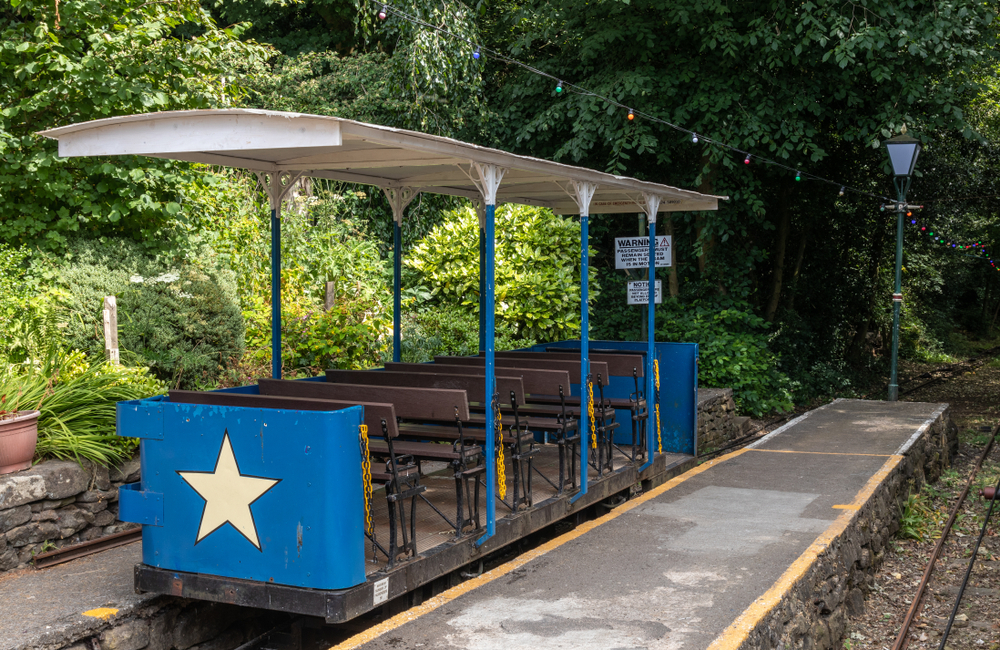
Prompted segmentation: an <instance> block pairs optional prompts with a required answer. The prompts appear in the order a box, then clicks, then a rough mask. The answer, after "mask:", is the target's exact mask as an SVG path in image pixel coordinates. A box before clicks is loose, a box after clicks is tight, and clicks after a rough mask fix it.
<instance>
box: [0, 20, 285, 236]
mask: <svg viewBox="0 0 1000 650" xmlns="http://www.w3.org/2000/svg"><path fill="white" fill-rule="evenodd" d="M53 6H54V5H53V4H52V3H51V2H47V1H45V2H43V1H41V0H6V1H4V2H3V3H0V107H2V110H0V195H2V196H3V197H4V200H3V202H2V205H0V218H2V220H3V222H4V228H3V229H2V230H0V240H5V241H7V242H13V243H30V244H32V245H37V246H38V247H41V248H43V249H46V250H56V251H58V250H61V249H62V248H63V247H64V246H65V244H66V241H67V238H68V237H70V236H73V235H74V234H81V235H84V236H88V237H96V236H127V237H131V238H134V239H137V240H144V241H147V242H149V243H150V245H153V246H157V245H165V244H168V243H169V242H170V239H171V237H170V236H173V235H175V234H176V233H174V232H173V229H172V228H171V226H172V224H173V223H174V222H176V221H178V220H183V219H184V218H185V216H186V215H185V210H184V208H183V207H182V203H183V194H184V192H185V189H186V188H190V187H191V186H192V184H193V183H195V182H196V180H197V179H198V178H199V177H200V175H201V173H200V172H198V171H194V170H192V169H191V167H190V166H189V165H184V164H176V163H172V162H168V161H157V160H150V159H148V158H140V157H135V156H123V157H116V158H115V159H113V160H111V159H108V158H99V157H95V158H73V159H62V158H59V157H58V155H57V147H56V143H55V141H54V140H49V139H47V138H44V137H42V136H39V135H37V132H38V131H40V130H43V129H47V128H51V127H55V126H61V125H64V124H68V123H74V122H84V121H86V120H91V119H98V118H106V117H112V116H115V115H126V114H131V113H145V112H150V111H164V110H178V109H193V108H211V107H215V106H219V105H222V106H225V105H229V104H231V103H232V102H233V101H234V100H235V99H236V98H238V97H239V96H240V94H241V88H240V87H239V86H238V85H233V84H226V83H225V82H224V79H223V76H224V74H225V70H224V69H223V67H222V63H221V62H222V60H223V59H224V58H229V59H232V58H237V59H241V60H244V61H255V60H260V59H262V58H264V57H265V56H266V55H267V53H266V51H265V50H264V49H263V48H261V47H260V46H258V45H256V44H254V43H252V42H242V41H240V40H239V36H240V34H241V32H242V30H243V27H241V26H232V27H229V28H226V29H221V28H219V27H218V26H217V25H216V24H215V22H214V21H213V20H212V19H211V17H210V16H209V14H208V13H206V11H205V10H203V9H202V8H201V6H200V5H199V3H198V2H194V1H192V0H180V1H178V2H144V1H143V0H109V1H104V0H102V1H101V2H98V1H97V0H81V1H80V2H71V3H63V4H62V5H60V6H56V9H55V11H53ZM182 33H185V34H184V35H182ZM168 235H170V236H168Z"/></svg>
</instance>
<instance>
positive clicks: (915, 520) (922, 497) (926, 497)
mask: <svg viewBox="0 0 1000 650" xmlns="http://www.w3.org/2000/svg"><path fill="white" fill-rule="evenodd" d="M943 524H944V517H943V516H942V512H940V511H937V510H935V509H934V504H933V502H932V494H930V493H924V492H918V493H917V494H910V495H909V496H908V497H907V498H906V505H905V506H904V507H903V516H902V518H901V519H900V520H899V531H897V532H896V537H899V538H900V539H915V540H917V541H918V542H923V541H924V540H927V539H933V538H935V537H937V536H939V535H940V533H941V529H942V528H943Z"/></svg>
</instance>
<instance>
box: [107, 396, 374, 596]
mask: <svg viewBox="0 0 1000 650" xmlns="http://www.w3.org/2000/svg"><path fill="white" fill-rule="evenodd" d="M235 392H241V393H256V392H257V387H256V386H247V387H243V388H240V389H236V391H235ZM361 421H362V407H360V406H357V407H351V408H346V409H342V410H337V411H294V410H282V409H261V408H234V407H223V406H200V405H194V404H177V403H171V402H170V401H169V399H168V398H167V397H156V398H150V399H144V400H136V401H129V402H121V403H119V404H118V434H119V435H122V436H128V437H134V438H140V439H141V444H140V455H141V460H140V462H141V466H142V467H141V470H142V481H141V483H138V484H134V485H132V486H124V487H123V488H122V490H121V492H120V494H121V504H120V514H119V516H120V518H121V519H122V520H123V521H130V522H138V523H141V524H143V533H142V556H143V558H142V559H143V563H145V564H148V565H150V566H154V567H158V568H163V569H169V570H176V571H185V572H191V573H204V574H212V575H218V576H227V577H233V578H243V579H247V580H258V581H261V582H270V583H275V584H282V585H293V586H298V587H308V588H314V589H344V588H348V587H352V586H354V585H358V584H360V583H363V582H364V581H365V560H364V539H365V537H364V495H363V492H362V480H361V452H360V447H359V445H358V431H359V425H360V424H361ZM227 463H228V467H229V468H230V472H229V474H228V475H227V474H226V468H227ZM233 463H235V465H233ZM216 476H220V477H223V478H225V477H227V476H228V479H227V480H225V481H221V480H220V481H219V482H216V481H215V477H216ZM195 485H197V486H199V490H196V489H195V487H194V486H195ZM257 492H260V494H259V495H258V494H257ZM202 493H204V495H205V496H203V495H202ZM245 502H249V503H245ZM203 520H206V521H203Z"/></svg>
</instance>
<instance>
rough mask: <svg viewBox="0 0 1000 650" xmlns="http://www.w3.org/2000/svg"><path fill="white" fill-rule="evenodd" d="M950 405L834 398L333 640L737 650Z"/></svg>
mask: <svg viewBox="0 0 1000 650" xmlns="http://www.w3.org/2000/svg"><path fill="white" fill-rule="evenodd" d="M944 409H945V405H941V404H920V403H907V402H897V403H887V402H866V401H860V400H838V401H836V402H834V403H832V404H829V405H827V406H825V407H821V408H820V409H817V410H815V411H811V412H810V413H808V414H807V415H806V416H805V417H802V418H799V419H797V420H794V421H793V422H792V423H790V425H789V426H787V427H783V428H782V430H779V432H778V433H777V434H776V435H772V436H769V437H767V438H765V439H763V440H762V441H760V442H759V443H758V444H756V445H755V447H754V448H752V449H746V450H741V451H738V452H735V453H733V454H730V455H728V456H726V457H724V458H723V459H721V460H717V461H713V463H711V464H709V465H705V466H702V467H700V468H698V469H696V470H692V471H690V472H688V473H687V474H685V475H682V476H681V477H678V478H677V479H674V480H673V481H671V482H669V483H667V484H666V485H664V486H662V487H661V488H659V489H654V490H652V491H651V492H650V493H649V494H648V495H644V497H640V499H639V500H638V501H637V502H636V503H632V504H627V505H626V506H624V507H622V508H621V511H620V514H617V515H616V512H617V511H612V512H611V514H609V516H608V517H607V518H606V520H605V521H604V522H603V523H599V524H598V525H594V526H593V527H590V526H588V527H586V529H585V532H583V533H580V532H578V531H572V532H570V533H567V534H566V535H564V536H563V537H562V538H559V539H557V540H554V541H553V542H552V543H550V545H548V546H549V547H548V548H547V549H545V550H544V552H539V553H538V555H536V556H535V557H534V558H533V559H530V560H528V561H526V562H523V563H520V564H518V566H517V568H516V569H513V570H509V572H508V571H505V570H504V567H500V568H499V569H497V570H496V571H495V572H493V574H495V575H496V578H492V577H491V575H487V576H484V578H482V579H480V580H479V581H478V584H477V585H476V586H474V588H470V586H468V585H459V586H458V587H455V588H453V589H452V590H451V591H449V592H445V593H444V594H442V595H441V596H440V597H438V598H437V599H435V601H436V602H437V603H439V604H440V606H436V607H435V606H434V605H433V604H431V605H429V606H426V607H424V608H418V609H417V610H415V611H411V612H404V614H401V615H400V616H398V617H396V618H394V619H391V620H390V621H387V622H386V623H384V624H383V625H382V626H381V627H380V628H375V629H373V630H372V631H369V632H368V633H367V635H365V634H364V633H363V634H362V635H360V636H359V637H357V638H355V639H352V640H350V641H348V642H345V644H342V646H337V647H338V648H342V647H343V648H347V647H350V648H354V647H360V648H363V649H364V650H381V649H388V648H404V647H405V648H413V647H420V646H423V647H428V648H444V649H447V650H457V649H469V650H472V649H476V650H492V649H498V650H501V649H502V650H521V649H524V650H538V649H540V648H567V649H568V648H574V649H578V648H579V649H589V648H594V649H597V648H601V649H605V648H638V647H643V648H706V647H708V646H709V645H711V644H712V643H713V641H714V640H716V639H720V638H721V639H725V641H721V642H720V643H721V644H722V645H721V646H717V647H722V648H736V647H738V642H739V639H738V638H735V639H734V638H731V637H732V636H733V635H734V632H733V631H732V630H729V631H728V632H727V628H729V627H730V626H731V625H732V624H733V623H734V621H736V620H737V618H738V617H740V615H741V613H743V612H744V611H746V610H747V608H748V607H750V606H751V605H752V604H754V603H755V601H758V599H760V598H761V597H762V596H763V595H764V594H765V593H766V592H768V590H769V589H771V588H772V586H773V585H775V584H776V582H777V581H778V580H779V578H780V577H781V576H782V575H783V574H785V572H786V571H788V570H789V567H796V566H798V565H800V564H802V563H803V562H807V561H808V562H810V563H811V561H812V559H811V558H810V556H809V555H808V554H807V553H805V552H806V551H807V549H809V548H810V545H811V544H813V543H814V542H815V541H816V540H817V538H818V537H820V536H821V535H822V534H823V533H824V532H828V531H830V530H833V529H834V527H835V526H836V525H837V524H836V523H835V521H836V520H837V519H838V517H839V516H840V515H841V514H842V513H844V512H845V511H846V510H848V509H851V508H852V507H857V506H859V505H860V500H862V499H867V498H868V496H869V493H868V492H867V491H866V486H867V487H868V488H869V489H870V488H871V486H872V485H873V484H876V483H878V482H880V481H882V480H884V478H885V477H884V476H883V475H881V474H880V470H884V468H885V467H887V466H895V465H894V463H897V462H899V459H900V456H899V454H905V453H906V451H907V450H908V449H909V445H910V444H912V443H913V442H914V441H915V440H916V438H917V437H919V434H920V433H921V431H922V429H921V427H923V425H925V424H928V425H929V423H931V422H933V420H934V419H936V418H938V417H941V414H942V412H944ZM856 500H858V501H859V502H857V503H856ZM851 504H853V506H852V505H851ZM845 506H848V508H846V509H845ZM803 558H810V559H803ZM514 563H518V561H517V560H515V561H514ZM759 605H760V602H758V606H759ZM736 636H738V634H737V635H736Z"/></svg>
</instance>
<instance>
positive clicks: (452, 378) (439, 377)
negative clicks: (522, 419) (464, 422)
mask: <svg viewBox="0 0 1000 650" xmlns="http://www.w3.org/2000/svg"><path fill="white" fill-rule="evenodd" d="M326 381H327V382H328V383H332V384H368V385H371V386H405V387H409V388H445V389H452V390H464V391H465V394H466V397H467V398H468V399H469V401H470V402H485V401H486V381H485V377H484V376H476V375H455V374H441V373H433V374H430V373H428V374H424V373H420V374H417V373H412V372H394V371H391V370H327V371H326ZM496 389H497V391H498V392H499V393H500V394H501V395H509V394H510V393H511V392H512V391H513V392H514V394H515V396H516V397H517V402H518V404H524V403H525V392H524V383H523V382H522V381H521V379H520V378H519V377H505V376H498V377H497V378H496Z"/></svg>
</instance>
